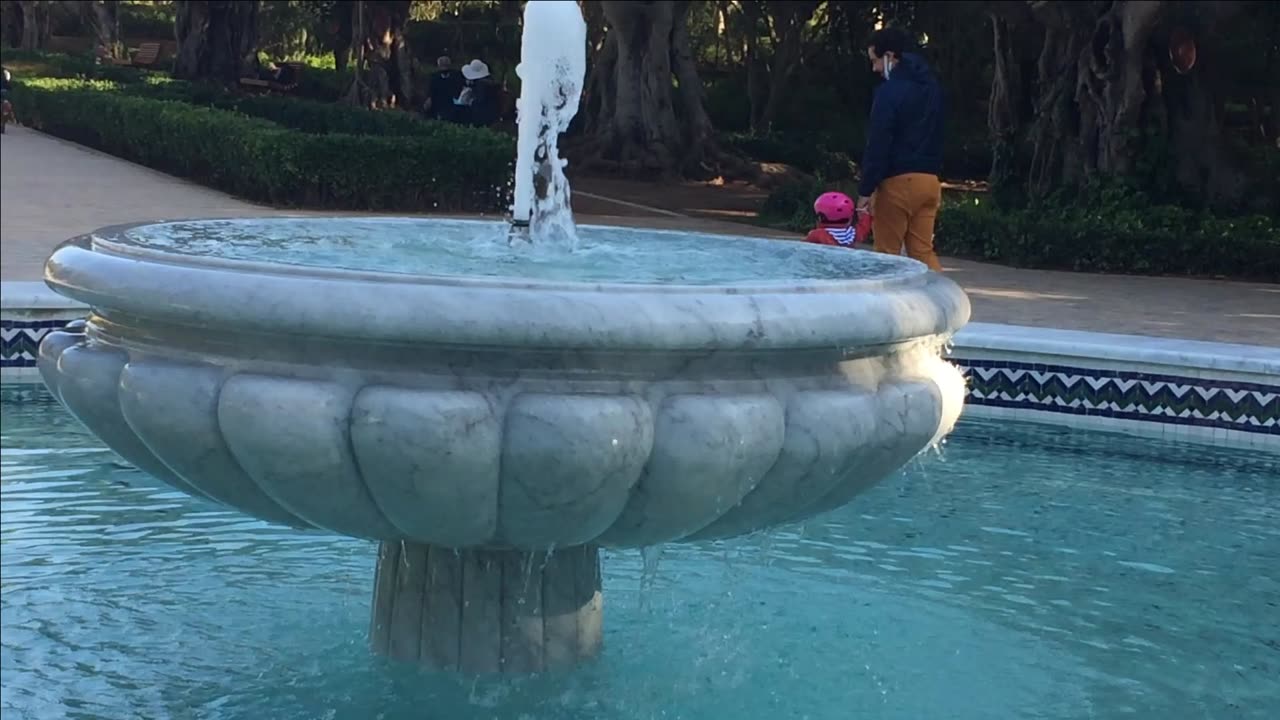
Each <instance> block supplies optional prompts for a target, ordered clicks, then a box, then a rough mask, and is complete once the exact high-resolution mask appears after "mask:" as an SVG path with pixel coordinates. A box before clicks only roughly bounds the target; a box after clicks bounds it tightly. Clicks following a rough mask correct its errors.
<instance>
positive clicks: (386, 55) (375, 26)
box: [349, 0, 416, 108]
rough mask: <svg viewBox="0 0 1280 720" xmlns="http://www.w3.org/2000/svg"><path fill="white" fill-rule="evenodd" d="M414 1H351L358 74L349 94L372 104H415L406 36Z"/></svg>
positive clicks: (365, 103)
mask: <svg viewBox="0 0 1280 720" xmlns="http://www.w3.org/2000/svg"><path fill="white" fill-rule="evenodd" d="M411 5H412V3H410V2H407V1H406V0H395V1H387V0H375V1H371V2H354V3H352V4H351V6H352V7H351V12H352V13H353V15H352V23H351V25H352V39H353V43H354V44H355V46H356V48H357V50H356V56H357V62H356V64H357V66H358V70H357V75H358V76H360V75H363V78H360V77H357V79H356V80H355V81H354V82H353V84H352V90H351V94H350V95H349V98H350V99H352V100H355V101H357V102H358V103H359V104H361V105H367V106H371V107H403V108H410V107H412V106H413V102H414V98H415V95H416V93H415V89H414V86H413V62H412V58H413V55H412V53H411V52H410V49H409V44H408V41H407V40H406V38H405V34H404V30H405V23H406V22H408V20H409V8H410V6H411Z"/></svg>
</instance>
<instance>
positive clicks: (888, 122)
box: [858, 53, 945, 197]
mask: <svg viewBox="0 0 1280 720" xmlns="http://www.w3.org/2000/svg"><path fill="white" fill-rule="evenodd" d="M944 110H945V105H944V103H943V98H942V87H941V86H940V85H939V84H938V78H937V77H936V76H934V74H933V70H931V69H930V68H929V66H928V65H927V64H926V63H925V61H924V58H922V57H920V56H919V55H917V54H915V53H904V54H903V55H902V60H900V61H899V62H898V64H896V65H894V66H893V67H892V68H891V69H890V70H889V79H888V80H886V81H885V82H883V83H881V85H880V87H878V88H876V95H875V100H874V101H873V102H872V104H871V126H870V128H868V130H867V150H866V152H865V153H863V155H862V181H861V182H859V183H858V194H859V195H861V196H863V197H867V196H869V195H871V193H873V192H875V189H876V186H878V185H879V184H880V183H881V182H882V181H884V180H886V179H888V178H891V177H894V176H896V175H905V174H906V173H926V174H929V175H937V174H939V173H940V172H941V171H942V115H943V112H944Z"/></svg>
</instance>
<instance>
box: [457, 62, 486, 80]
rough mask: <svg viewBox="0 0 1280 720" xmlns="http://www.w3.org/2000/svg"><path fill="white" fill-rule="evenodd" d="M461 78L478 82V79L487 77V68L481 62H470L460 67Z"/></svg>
mask: <svg viewBox="0 0 1280 720" xmlns="http://www.w3.org/2000/svg"><path fill="white" fill-rule="evenodd" d="M462 77H464V78H466V79H468V80H479V79H480V78H487V77H489V66H488V65H485V64H484V62H483V61H480V60H472V61H471V62H469V63H467V64H466V65H463V66H462Z"/></svg>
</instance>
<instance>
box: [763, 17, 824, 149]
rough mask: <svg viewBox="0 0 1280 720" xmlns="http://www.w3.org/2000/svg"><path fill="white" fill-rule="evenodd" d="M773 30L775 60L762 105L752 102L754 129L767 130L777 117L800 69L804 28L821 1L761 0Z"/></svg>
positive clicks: (771, 66)
mask: <svg viewBox="0 0 1280 720" xmlns="http://www.w3.org/2000/svg"><path fill="white" fill-rule="evenodd" d="M760 4H761V5H763V6H764V10H765V13H766V17H767V18H768V19H769V24H770V26H771V28H772V34H773V43H774V49H773V61H772V62H771V63H770V64H769V80H768V85H769V94H768V96H767V99H766V100H765V102H764V105H763V106H762V107H758V106H756V105H752V118H751V130H752V131H753V132H755V133H766V132H768V131H769V130H770V129H772V127H773V123H774V121H775V120H777V119H778V111H779V110H781V109H782V103H783V101H784V100H786V98H787V94H788V92H789V91H790V89H791V82H792V80H793V79H794V78H795V74H796V71H797V70H799V69H800V56H801V51H802V50H803V49H804V44H803V43H804V28H805V26H806V25H807V24H808V23H809V20H810V19H811V18H813V13H814V12H815V11H817V9H818V6H819V5H821V4H822V3H819V2H804V1H802V0H783V1H782V2H778V1H777V0H773V1H772V2H761V3H760Z"/></svg>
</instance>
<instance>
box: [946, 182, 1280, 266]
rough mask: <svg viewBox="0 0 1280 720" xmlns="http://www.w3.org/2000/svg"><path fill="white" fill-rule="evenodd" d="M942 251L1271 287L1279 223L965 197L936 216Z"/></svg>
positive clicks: (1169, 210)
mask: <svg viewBox="0 0 1280 720" xmlns="http://www.w3.org/2000/svg"><path fill="white" fill-rule="evenodd" d="M937 245H938V250H939V252H942V253H944V254H947V255H951V256H955V257H967V258H973V259H979V260H990V261H993V262H999V263H1003V264H1008V265H1014V266H1017V267H1030V268H1043V269H1055V270H1076V271H1081V272H1100V273H1125V274H1135V275H1194V276H1215V277H1230V278H1235V279H1257V280H1269V281H1275V280H1276V279H1278V278H1280V224H1277V223H1276V221H1275V220H1274V219H1272V218H1270V217H1268V216H1265V215H1252V216H1245V217H1239V218H1224V217H1215V216H1213V215H1209V214H1206V213H1197V212H1193V211H1189V210H1185V209H1183V208H1180V207H1174V206H1168V205H1147V206H1145V207H1143V206H1138V205H1130V206H1121V205H1118V204H1112V205H1110V206H1108V205H1106V204H1103V203H1099V204H1096V205H1092V206H1088V205H1075V206H1060V205H1047V204H1046V205H1041V206H1037V207H1030V208H1025V209H1012V210H1001V209H999V208H997V207H995V206H994V205H993V204H992V203H988V202H982V201H981V200H979V199H972V198H971V199H968V200H965V201H958V202H954V203H947V204H946V206H945V207H944V208H943V210H942V212H941V213H940V214H939V215H938V226H937Z"/></svg>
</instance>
